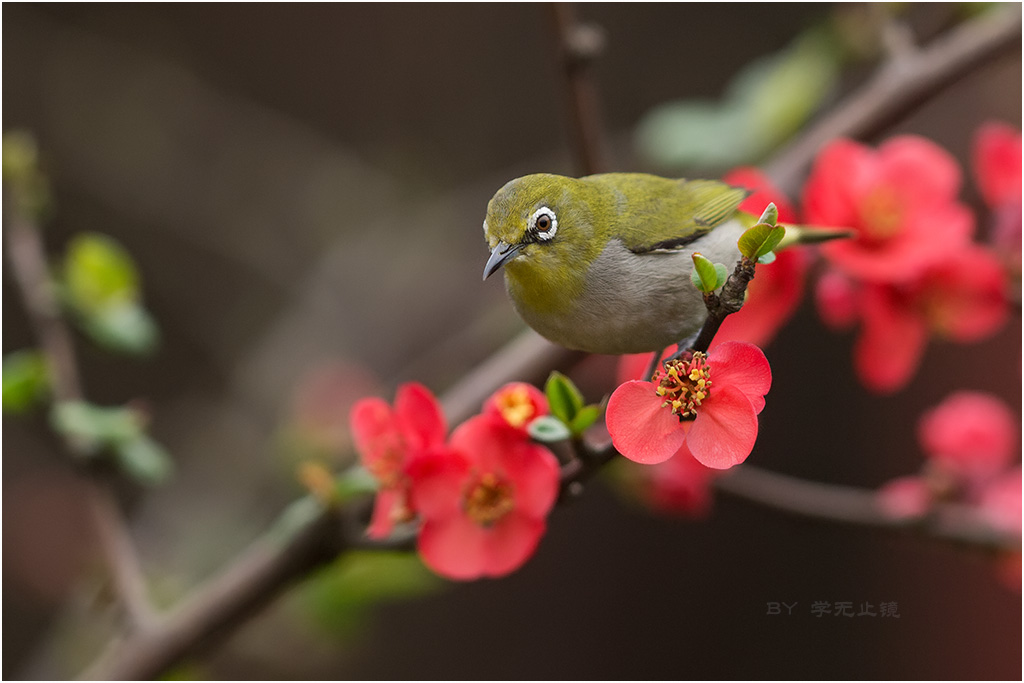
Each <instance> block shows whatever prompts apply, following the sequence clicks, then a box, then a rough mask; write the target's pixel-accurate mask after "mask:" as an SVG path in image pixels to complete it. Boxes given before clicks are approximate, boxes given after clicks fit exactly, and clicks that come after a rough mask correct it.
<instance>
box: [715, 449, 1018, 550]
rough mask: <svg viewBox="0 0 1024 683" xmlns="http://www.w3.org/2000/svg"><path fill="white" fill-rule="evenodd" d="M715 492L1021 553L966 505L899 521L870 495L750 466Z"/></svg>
mask: <svg viewBox="0 0 1024 683" xmlns="http://www.w3.org/2000/svg"><path fill="white" fill-rule="evenodd" d="M715 486H716V487H717V488H718V489H719V490H721V491H723V492H725V493H728V494H731V495H733V496H736V497H737V498H742V499H744V500H747V501H750V502H752V503H756V504H758V505H762V506H764V507H767V508H769V509H774V510H779V511H781V512H787V513H789V514H793V515H799V516H801V517H807V518H810V519H819V520H824V521H828V522H837V523H840V524H853V525H858V526H866V527H874V528H879V529H897V530H906V531H916V532H918V533H920V534H921V535H923V536H927V537H928V538H934V539H938V540H942V541H951V542H955V543H961V544H965V545H971V546H977V547H981V548H987V549H992V550H1015V551H1020V540H1021V539H1020V535H1018V534H1011V533H1009V532H1005V531H1000V530H999V529H996V528H995V527H993V526H992V525H991V524H989V523H987V522H986V521H985V520H984V519H982V518H981V516H980V515H979V514H978V512H977V510H976V509H975V508H973V507H970V506H968V505H962V504H954V503H941V504H937V505H936V506H935V507H934V508H933V511H932V512H931V514H929V515H928V516H926V517H923V518H920V519H899V518H895V517H892V516H890V515H887V514H885V512H884V511H883V510H882V509H881V508H879V506H878V504H877V500H878V498H877V495H876V491H874V490H872V489H862V488H857V487H853V486H839V485H835V484H821V483H818V482H812V481H806V480H803V479H797V478H795V477H791V476H787V475H784V474H777V473H775V472H768V471H766V470H762V469H758V468H756V467H751V466H750V465H742V466H741V467H737V468H735V469H734V470H732V471H730V472H729V473H728V474H727V475H725V476H723V477H720V478H719V479H717V480H716V481H715Z"/></svg>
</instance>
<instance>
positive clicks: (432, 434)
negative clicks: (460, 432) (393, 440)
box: [395, 382, 448, 450]
mask: <svg viewBox="0 0 1024 683" xmlns="http://www.w3.org/2000/svg"><path fill="white" fill-rule="evenodd" d="M395 419H396V421H397V422H398V425H399V427H400V428H401V430H402V433H403V434H404V435H405V438H406V441H407V443H408V444H409V447H410V448H411V449H413V450H421V449H424V448H429V447H431V446H437V445H440V444H442V443H444V437H445V434H446V433H447V432H448V425H447V422H446V421H445V418H444V413H442V412H441V405H440V404H439V403H438V402H437V399H436V398H434V395H433V394H432V393H430V390H429V389H427V388H426V387H425V386H423V385H422V384H418V383H416V382H409V383H406V384H403V385H402V386H400V387H398V392H397V393H396V394H395Z"/></svg>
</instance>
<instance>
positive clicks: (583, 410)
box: [529, 371, 604, 443]
mask: <svg viewBox="0 0 1024 683" xmlns="http://www.w3.org/2000/svg"><path fill="white" fill-rule="evenodd" d="M544 395H545V397H546V398H547V400H548V406H549V408H550V410H551V414H550V415H545V416H544V417H540V418H537V419H536V420H534V421H533V422H531V423H530V427H529V430H530V436H532V437H533V438H534V439H536V440H537V441H541V442H544V443H555V442H557V441H565V440H566V439H578V438H580V437H581V436H582V435H583V432H585V431H586V430H587V429H588V428H589V427H590V426H591V425H593V424H594V423H595V422H597V420H598V418H600V417H601V413H602V412H603V411H604V406H603V405H602V404H598V403H592V404H587V403H586V402H585V401H584V399H583V394H582V393H581V392H580V390H579V389H578V388H577V387H576V385H575V384H573V381H572V380H571V379H569V378H568V377H566V376H565V375H563V374H562V373H560V372H557V371H556V372H552V373H551V375H550V376H549V377H548V381H547V383H546V384H545V385H544Z"/></svg>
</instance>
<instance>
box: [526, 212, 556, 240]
mask: <svg viewBox="0 0 1024 683" xmlns="http://www.w3.org/2000/svg"><path fill="white" fill-rule="evenodd" d="M528 227H529V230H530V232H532V233H533V234H535V235H536V236H537V239H539V240H549V239H551V238H552V237H554V236H555V231H556V230H558V218H556V217H555V212H554V211H552V210H551V209H549V208H548V207H546V206H542V207H540V208H539V209H537V210H536V211H534V212H533V215H532V216H530V222H529V226H528Z"/></svg>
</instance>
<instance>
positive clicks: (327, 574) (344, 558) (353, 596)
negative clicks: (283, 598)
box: [297, 550, 444, 636]
mask: <svg viewBox="0 0 1024 683" xmlns="http://www.w3.org/2000/svg"><path fill="white" fill-rule="evenodd" d="M443 585H444V583H443V582H442V581H441V580H440V579H439V578H438V577H437V576H435V575H434V574H432V573H431V572H430V571H429V570H428V569H427V568H426V567H424V566H423V563H422V562H421V561H420V559H419V557H418V556H417V555H416V554H414V553H401V552H381V551H377V552H372V551H365V550H357V551H349V552H347V553H345V554H343V555H341V556H340V557H339V558H338V559H337V560H335V561H334V562H333V563H332V564H331V565H330V566H328V567H326V568H325V569H323V570H322V571H320V572H317V573H316V574H314V575H313V576H312V577H311V578H310V579H309V580H308V581H306V582H304V583H303V584H302V587H301V589H300V590H299V591H298V596H297V599H298V600H299V602H300V604H301V605H302V606H303V607H304V608H305V609H306V610H307V611H308V612H309V613H310V614H311V615H312V617H313V618H314V621H315V622H316V623H317V624H318V625H320V626H321V627H322V628H324V629H326V630H328V631H329V632H331V633H333V634H336V635H340V636H351V635H356V634H357V633H358V632H359V631H360V630H361V629H359V626H360V622H361V620H362V618H363V617H364V616H365V614H366V611H367V609H368V608H369V607H371V606H373V605H374V604H375V603H379V602H392V601H397V600H410V599H412V598H415V597H418V596H421V595H426V594H428V593H431V592H433V591H436V590H438V589H439V588H441V587H442V586H443Z"/></svg>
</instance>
